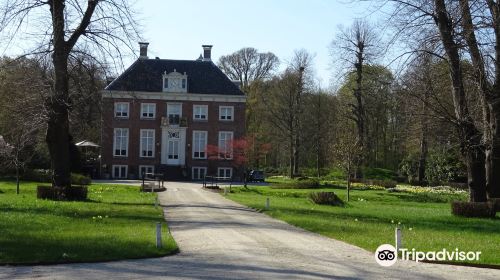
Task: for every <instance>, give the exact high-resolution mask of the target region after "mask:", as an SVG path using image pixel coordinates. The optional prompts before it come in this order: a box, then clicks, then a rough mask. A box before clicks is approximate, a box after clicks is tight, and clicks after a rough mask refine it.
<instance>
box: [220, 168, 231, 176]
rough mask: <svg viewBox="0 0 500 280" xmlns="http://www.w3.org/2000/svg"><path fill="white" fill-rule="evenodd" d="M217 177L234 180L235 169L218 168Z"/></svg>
mask: <svg viewBox="0 0 500 280" xmlns="http://www.w3.org/2000/svg"><path fill="white" fill-rule="evenodd" d="M217 176H218V177H224V178H232V177H233V169H232V168H231V167H219V168H217Z"/></svg>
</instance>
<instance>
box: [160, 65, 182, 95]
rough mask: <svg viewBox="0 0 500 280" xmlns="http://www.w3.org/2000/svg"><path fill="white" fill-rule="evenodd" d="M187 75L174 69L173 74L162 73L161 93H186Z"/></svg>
mask: <svg viewBox="0 0 500 280" xmlns="http://www.w3.org/2000/svg"><path fill="white" fill-rule="evenodd" d="M187 86H188V84H187V74H186V72H184V73H180V72H177V70H175V69H174V71H173V72H170V73H167V72H166V71H165V72H164V73H163V92H176V93H181V92H187Z"/></svg>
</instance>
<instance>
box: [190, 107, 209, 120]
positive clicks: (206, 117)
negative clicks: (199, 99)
mask: <svg viewBox="0 0 500 280" xmlns="http://www.w3.org/2000/svg"><path fill="white" fill-rule="evenodd" d="M197 110H198V112H197ZM200 110H205V112H204V113H205V118H204V119H203V118H201V116H202V112H200ZM196 115H198V116H199V117H198V118H197V117H196ZM193 120H195V121H208V105H193Z"/></svg>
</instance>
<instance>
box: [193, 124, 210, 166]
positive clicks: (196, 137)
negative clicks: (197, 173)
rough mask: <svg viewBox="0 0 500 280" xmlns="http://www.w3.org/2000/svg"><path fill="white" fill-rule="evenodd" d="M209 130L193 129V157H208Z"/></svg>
mask: <svg viewBox="0 0 500 280" xmlns="http://www.w3.org/2000/svg"><path fill="white" fill-rule="evenodd" d="M206 148H207V132H206V131H196V130H195V131H193V158H198V159H206V158H207V153H206Z"/></svg>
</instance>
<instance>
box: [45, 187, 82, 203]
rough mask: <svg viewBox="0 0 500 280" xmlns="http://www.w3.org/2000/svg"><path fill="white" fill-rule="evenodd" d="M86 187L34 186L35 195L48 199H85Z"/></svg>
mask: <svg viewBox="0 0 500 280" xmlns="http://www.w3.org/2000/svg"><path fill="white" fill-rule="evenodd" d="M87 194H88V189H87V187H86V186H72V187H67V188H59V187H51V186H38V187H37V188H36V197H37V198H39V199H50V200H71V201H84V200H87Z"/></svg>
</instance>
